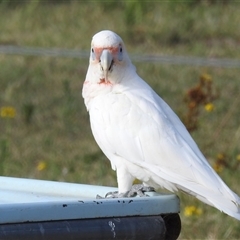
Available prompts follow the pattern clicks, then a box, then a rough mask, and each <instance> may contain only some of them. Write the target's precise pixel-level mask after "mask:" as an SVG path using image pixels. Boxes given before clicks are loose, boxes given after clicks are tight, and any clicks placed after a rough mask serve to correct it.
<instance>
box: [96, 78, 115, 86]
mask: <svg viewBox="0 0 240 240" xmlns="http://www.w3.org/2000/svg"><path fill="white" fill-rule="evenodd" d="M98 84H104V85H112V83H111V82H110V81H109V80H107V81H106V80H105V78H100V82H98Z"/></svg>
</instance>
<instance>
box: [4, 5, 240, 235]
mask: <svg viewBox="0 0 240 240" xmlns="http://www.w3.org/2000/svg"><path fill="white" fill-rule="evenodd" d="M135 4H141V3H137V2H136V3H135ZM239 7H240V5H239V4H237V3H235V4H234V3H232V4H198V5H191V4H180V3H175V4H174V3H171V4H167V3H162V4H160V3H149V4H148V6H147V7H146V6H144V11H143V10H141V9H142V8H141V7H136V6H135V7H134V6H129V5H128V4H125V3H123V2H121V3H118V4H117V5H116V4H113V3H112V2H107V3H105V4H101V3H100V2H91V3H84V2H78V1H72V2H70V3H68V4H67V3H61V4H37V3H35V4H27V5H16V6H12V7H6V6H4V5H0V29H1V34H0V44H11V45H19V46H36V47H52V48H69V49H82V50H88V49H89V47H90V41H91V37H92V35H93V34H95V33H96V32H98V31H100V30H102V29H111V30H114V31H116V32H117V33H119V35H121V36H122V38H123V39H124V40H125V43H126V46H127V49H128V51H129V52H130V53H138V54H143V55H144V54H173V55H185V56H188V55H189V56H199V57H219V58H234V59H239V57H240V48H239V42H240V31H239V22H240V15H239ZM129 15H130V16H133V17H134V21H133V22H132V23H131V24H128V23H127V22H126V21H127V20H129ZM135 65H136V67H137V69H138V73H139V75H140V76H141V77H143V78H144V79H145V80H146V81H147V82H148V83H149V84H150V85H151V86H152V87H153V88H154V89H155V90H156V92H157V93H158V94H159V95H161V96H162V98H164V99H165V100H166V101H167V102H168V103H169V105H170V106H171V107H172V108H173V109H174V110H175V111H176V112H177V113H178V115H179V116H180V117H181V118H183V117H184V115H185V114H186V112H187V108H186V104H185V103H184V101H183V98H184V94H185V92H186V91H187V90H188V89H189V88H191V87H193V86H195V85H196V84H197V82H198V79H199V76H200V75H201V74H202V73H208V74H210V75H211V76H212V79H213V84H214V87H216V88H217V89H218V91H219V92H220V97H219V98H218V99H217V100H216V101H215V102H214V105H215V110H214V111H213V112H210V113H207V112H206V111H204V109H202V111H201V114H200V118H199V128H198V130H197V131H195V132H193V133H192V135H193V137H194V139H195V140H196V142H197V144H198V145H199V147H200V149H201V150H202V151H203V153H204V154H205V155H206V157H207V158H208V159H209V161H210V163H211V164H213V163H214V161H215V159H216V155H217V154H218V153H224V154H226V155H227V161H228V162H230V163H231V164H234V163H235V162H236V161H237V160H236V156H237V155H238V154H240V147H239V138H240V135H239V131H240V128H239V118H240V110H239V101H240V100H239V92H240V84H239V69H227V68H213V67H192V66H172V65H167V64H158V63H135ZM87 66H88V60H87V59H86V60H79V59H67V58H60V57H58V58H51V57H33V56H14V55H12V56H10V55H0V107H6V106H11V107H13V108H15V109H16V116H15V117H14V118H3V117H0V132H1V135H0V157H1V159H0V161H1V163H0V168H1V169H0V171H1V174H3V175H6V176H16V177H29V178H38V179H49V180H59V181H70V182H79V183H88V184H100V185H110V186H116V178H115V173H114V172H113V171H112V170H111V167H110V163H109V162H108V160H106V158H105V156H104V155H103V154H102V153H101V151H100V150H99V148H98V146H97V144H96V143H95V141H94V139H93V136H92V134H91V130H90V126H89V118H88V113H87V111H86V109H85V106H84V103H83V99H82V97H81V89H82V83H83V81H84V79H85V75H86V71H87ZM40 162H44V163H46V168H45V169H43V170H42V171H39V170H38V168H37V166H38V164H39V163H40ZM239 172H240V168H239V167H237V168H235V169H234V170H232V169H228V168H224V169H223V171H222V172H221V173H220V176H221V177H222V178H223V179H224V180H225V182H226V183H227V184H228V185H229V186H230V187H231V188H232V189H233V190H235V191H236V192H238V194H240V191H239V181H240V174H239ZM179 196H180V198H181V209H182V212H181V219H182V233H181V237H180V238H181V239H194V238H195V239H196V238H198V239H221V238H224V239H237V238H240V229H239V222H238V221H235V220H234V219H232V218H230V217H228V216H226V215H225V214H222V213H220V212H219V211H218V210H215V209H213V208H211V207H209V206H206V205H204V204H202V203H201V202H199V201H197V200H195V199H193V198H191V197H189V196H186V195H184V194H179ZM188 205H194V206H198V207H200V208H201V209H202V211H203V213H202V215H201V216H192V217H186V216H184V207H185V206H188Z"/></svg>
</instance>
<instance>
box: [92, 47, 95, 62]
mask: <svg viewBox="0 0 240 240" xmlns="http://www.w3.org/2000/svg"><path fill="white" fill-rule="evenodd" d="M91 58H92V60H95V52H94V49H93V48H92V49H91Z"/></svg>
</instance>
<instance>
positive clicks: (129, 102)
mask: <svg viewBox="0 0 240 240" xmlns="http://www.w3.org/2000/svg"><path fill="white" fill-rule="evenodd" d="M106 39H107V41H106ZM109 39H110V40H109ZM119 44H121V46H123V51H124V55H123V61H122V62H119V63H118V61H116V62H115V64H114V66H113V70H112V72H111V73H109V79H108V81H109V83H110V84H100V83H99V76H100V75H101V73H100V72H99V71H100V70H99V69H100V68H99V64H100V63H98V62H96V61H95V60H94V61H93V60H92V59H91V58H90V64H89V69H88V73H87V76H86V80H85V83H84V87H83V97H84V99H85V104H86V106H87V109H88V111H89V114H90V123H91V128H92V132H93V135H94V138H95V140H96V141H97V143H98V145H99V146H100V148H101V149H102V151H103V152H104V153H105V155H106V156H107V157H108V159H109V160H110V161H111V165H112V168H113V169H114V170H116V171H117V178H118V187H119V192H120V193H123V192H126V191H128V190H130V188H131V186H132V182H133V180H134V178H138V179H140V180H142V181H143V182H144V183H146V184H149V185H151V186H154V187H162V188H166V189H168V190H170V191H177V190H178V189H180V190H183V191H184V192H186V193H189V194H191V195H194V196H195V197H197V198H198V199H200V200H201V201H203V202H205V203H207V204H209V205H212V206H214V207H216V208H218V209H219V210H221V211H223V212H225V213H227V214H229V215H230V216H232V217H234V218H236V219H238V220H240V208H239V205H240V198H239V197H238V196H237V195H236V194H235V193H234V192H233V191H231V190H230V189H229V188H228V187H227V186H226V184H225V183H224V182H223V181H222V180H221V178H220V177H219V176H218V175H217V174H216V173H215V171H214V170H213V169H212V168H211V166H210V165H209V163H208V161H207V160H206V159H205V157H204V156H203V154H202V153H201V151H200V150H199V148H198V147H197V145H196V143H195V142H194V140H193V139H192V137H191V136H190V134H189V133H188V131H187V130H186V128H185V126H184V125H183V124H182V122H181V121H180V119H179V118H178V117H177V115H176V114H175V113H174V112H173V111H172V110H171V108H170V107H169V106H168V105H167V104H166V103H165V102H164V101H163V100H162V99H161V98H160V97H159V96H158V95H157V94H156V93H155V92H154V91H153V89H152V88H151V87H150V86H149V85H148V84H147V83H146V82H144V81H143V80H142V79H141V78H140V77H139V76H138V75H137V73H136V72H135V68H134V66H133V65H132V64H131V62H130V60H129V58H128V56H127V52H126V49H125V47H124V44H123V42H122V40H121V38H120V37H118V36H117V35H116V34H115V33H113V32H111V31H103V32H100V33H98V34H96V35H95V36H94V38H93V42H92V47H95V46H97V47H98V48H99V47H101V46H102V47H103V48H108V47H111V46H118V45H119Z"/></svg>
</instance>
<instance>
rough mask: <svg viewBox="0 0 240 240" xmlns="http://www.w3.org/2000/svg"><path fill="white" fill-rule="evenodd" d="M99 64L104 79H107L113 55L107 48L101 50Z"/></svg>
mask: <svg viewBox="0 0 240 240" xmlns="http://www.w3.org/2000/svg"><path fill="white" fill-rule="evenodd" d="M100 65H101V69H102V71H103V74H104V77H105V80H107V75H108V72H109V71H111V68H112V65H113V56H112V54H111V53H110V52H109V50H107V49H104V50H103V51H102V54H101V57H100Z"/></svg>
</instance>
